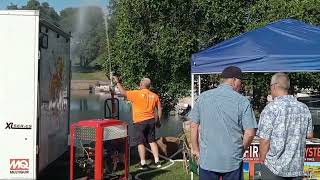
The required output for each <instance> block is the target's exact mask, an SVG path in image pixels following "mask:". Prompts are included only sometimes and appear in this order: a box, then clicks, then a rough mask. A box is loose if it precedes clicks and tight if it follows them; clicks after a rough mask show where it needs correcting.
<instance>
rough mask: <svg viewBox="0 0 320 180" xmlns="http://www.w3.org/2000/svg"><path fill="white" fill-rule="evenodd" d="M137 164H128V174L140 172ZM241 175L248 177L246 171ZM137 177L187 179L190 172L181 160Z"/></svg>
mask: <svg viewBox="0 0 320 180" xmlns="http://www.w3.org/2000/svg"><path fill="white" fill-rule="evenodd" d="M168 164H169V162H168V163H165V164H163V167H164V166H166V165H168ZM137 165H138V163H137V164H132V165H131V166H130V174H131V175H132V177H134V176H135V175H136V174H138V173H140V172H143V171H141V170H139V169H137V168H136V166H137ZM151 169H153V168H152V166H151ZM243 176H244V179H245V180H247V179H249V176H248V173H243ZM139 178H140V179H142V180H150V179H152V180H189V179H191V177H190V174H187V173H186V171H185V169H184V167H183V163H182V162H175V163H174V165H172V166H171V167H169V168H168V169H163V170H162V169H160V170H158V171H155V172H151V173H148V174H143V175H141V176H139ZM193 179H194V180H199V177H198V176H197V175H196V174H194V176H193Z"/></svg>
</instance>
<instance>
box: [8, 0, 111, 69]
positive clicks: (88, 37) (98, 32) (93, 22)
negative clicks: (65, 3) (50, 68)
mask: <svg viewBox="0 0 320 180" xmlns="http://www.w3.org/2000/svg"><path fill="white" fill-rule="evenodd" d="M7 9H13V10H17V9H21V10H40V17H41V18H43V19H46V20H48V21H49V22H51V23H53V24H55V25H56V26H59V27H60V28H61V29H63V30H64V31H66V32H71V34H72V42H71V43H72V44H71V51H72V56H71V58H72V60H73V61H77V62H78V64H79V65H80V66H81V67H82V68H84V69H88V67H89V66H92V65H93V66H94V65H96V63H97V61H98V59H99V57H100V56H101V55H103V53H104V51H105V49H104V48H105V24H104V19H103V17H104V14H103V12H102V9H101V7H96V6H86V7H81V8H65V9H63V10H62V11H61V12H60V15H59V14H58V13H57V12H56V11H55V9H54V8H53V7H51V6H50V5H49V3H48V2H43V3H40V2H39V1H38V0H29V1H28V2H27V4H26V5H24V6H21V7H19V6H17V5H15V4H12V3H10V4H9V5H8V6H7Z"/></svg>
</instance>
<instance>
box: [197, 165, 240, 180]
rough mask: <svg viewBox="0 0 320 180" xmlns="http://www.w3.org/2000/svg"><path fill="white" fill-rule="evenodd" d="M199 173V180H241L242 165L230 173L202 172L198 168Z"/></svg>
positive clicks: (202, 170)
mask: <svg viewBox="0 0 320 180" xmlns="http://www.w3.org/2000/svg"><path fill="white" fill-rule="evenodd" d="M199 173H200V180H221V179H222V180H243V167H242V163H241V165H240V167H239V168H238V169H236V170H234V171H231V172H226V173H219V172H213V171H208V170H204V169H202V168H201V167H200V170H199ZM220 178H221V179H220Z"/></svg>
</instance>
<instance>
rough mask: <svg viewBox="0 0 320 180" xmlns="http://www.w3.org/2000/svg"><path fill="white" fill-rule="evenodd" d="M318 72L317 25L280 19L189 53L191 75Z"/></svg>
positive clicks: (319, 46)
mask: <svg viewBox="0 0 320 180" xmlns="http://www.w3.org/2000/svg"><path fill="white" fill-rule="evenodd" d="M230 65H234V66H238V67H240V68H241V69H242V71H243V72H279V71H281V72H317V71H320V27H317V26H312V25H309V24H306V23H304V22H302V21H298V20H294V19H284V20H279V21H276V22H273V23H271V24H268V25H267V26H264V27H261V28H257V29H254V30H252V31H249V32H246V33H243V34H241V35H239V36H237V37H234V38H231V39H229V40H226V41H224V42H221V43H219V44H217V45H215V46H212V47H209V48H207V49H205V50H202V51H200V52H197V53H195V54H192V62H191V72H192V73H193V74H212V73H220V72H222V70H223V69H224V68H225V67H227V66H230Z"/></svg>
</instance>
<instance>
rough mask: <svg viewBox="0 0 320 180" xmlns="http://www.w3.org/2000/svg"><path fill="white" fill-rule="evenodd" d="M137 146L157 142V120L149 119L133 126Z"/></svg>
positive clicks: (134, 140)
mask: <svg viewBox="0 0 320 180" xmlns="http://www.w3.org/2000/svg"><path fill="white" fill-rule="evenodd" d="M133 128H134V133H133V134H134V137H133V142H134V144H135V145H138V144H144V143H152V142H154V141H155V120H154V119H149V120H145V121H142V122H139V123H134V124H133Z"/></svg>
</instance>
